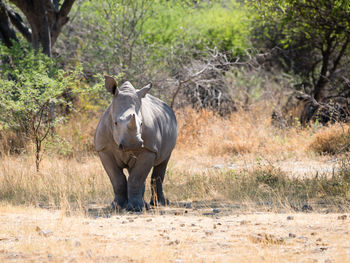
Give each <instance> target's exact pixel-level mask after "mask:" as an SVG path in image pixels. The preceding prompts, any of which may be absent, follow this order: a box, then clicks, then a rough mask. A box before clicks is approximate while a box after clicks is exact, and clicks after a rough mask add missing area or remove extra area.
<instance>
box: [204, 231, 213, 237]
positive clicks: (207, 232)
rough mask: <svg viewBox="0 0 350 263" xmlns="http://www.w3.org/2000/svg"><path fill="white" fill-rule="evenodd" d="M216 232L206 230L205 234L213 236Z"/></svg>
mask: <svg viewBox="0 0 350 263" xmlns="http://www.w3.org/2000/svg"><path fill="white" fill-rule="evenodd" d="M213 234H214V232H213V231H205V235H207V236H212V235H213Z"/></svg>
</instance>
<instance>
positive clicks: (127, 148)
mask: <svg viewBox="0 0 350 263" xmlns="http://www.w3.org/2000/svg"><path fill="white" fill-rule="evenodd" d="M144 148H145V147H144V145H143V144H142V145H140V146H123V147H122V149H121V148H119V150H121V151H122V152H135V151H141V150H143V149H144Z"/></svg>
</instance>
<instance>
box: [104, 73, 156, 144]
mask: <svg viewBox="0 0 350 263" xmlns="http://www.w3.org/2000/svg"><path fill="white" fill-rule="evenodd" d="M105 86H106V89H107V91H108V92H110V93H112V94H113V100H112V105H111V108H110V109H111V110H110V114H111V119H112V123H111V125H112V131H113V139H114V141H115V143H116V144H117V146H118V147H119V149H120V150H123V151H128V150H133V149H138V148H141V147H143V140H142V138H141V134H142V114H141V111H140V108H141V99H142V98H143V97H145V96H146V94H147V92H148V91H149V90H150V88H151V87H152V84H151V83H150V84H148V85H147V86H145V87H143V88H142V89H140V90H136V89H135V88H134V87H133V86H132V85H131V83H130V82H129V81H127V82H125V83H124V84H123V85H122V86H121V87H120V89H118V88H117V83H116V81H115V80H114V78H112V77H110V76H105Z"/></svg>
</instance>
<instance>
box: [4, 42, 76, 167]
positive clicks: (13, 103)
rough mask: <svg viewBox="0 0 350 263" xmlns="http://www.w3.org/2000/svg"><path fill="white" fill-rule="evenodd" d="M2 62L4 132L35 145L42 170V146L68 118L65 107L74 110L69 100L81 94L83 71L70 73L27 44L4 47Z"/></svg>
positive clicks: (37, 163) (37, 160)
mask: <svg viewBox="0 0 350 263" xmlns="http://www.w3.org/2000/svg"><path fill="white" fill-rule="evenodd" d="M0 61H2V64H0V67H1V71H0V82H1V86H0V108H1V112H0V130H15V131H17V132H18V133H20V134H21V135H22V136H24V137H26V138H27V140H28V141H32V142H34V144H35V152H36V165H37V169H39V163H40V159H41V156H40V152H41V150H42V142H43V141H44V140H45V139H46V138H47V136H48V135H49V132H50V130H52V128H53V127H54V126H55V125H56V123H57V122H59V121H62V119H63V118H64V114H65V111H64V107H67V106H68V107H70V106H72V105H71V103H72V101H71V100H70V99H67V98H69V97H70V98H72V96H73V95H74V93H76V92H78V91H79V88H78V86H77V81H78V78H77V77H78V74H79V70H80V67H79V66H78V67H76V70H75V71H73V72H66V71H64V70H62V69H60V68H59V67H58V65H57V64H56V62H55V60H53V59H51V58H49V57H47V56H46V55H44V54H42V53H41V52H36V51H34V50H33V49H32V48H31V47H29V46H28V45H25V44H23V43H22V44H21V43H18V44H17V43H16V44H15V43H14V45H13V46H12V47H11V48H10V49H9V48H7V47H5V46H0Z"/></svg>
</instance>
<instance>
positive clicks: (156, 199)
mask: <svg viewBox="0 0 350 263" xmlns="http://www.w3.org/2000/svg"><path fill="white" fill-rule="evenodd" d="M169 158H170V157H169ZM169 158H168V159H166V160H165V161H163V162H162V163H161V164H159V165H157V166H155V167H154V168H153V172H152V177H151V191H152V197H151V202H150V204H151V205H153V206H157V205H163V206H165V205H168V204H169V200H167V199H165V198H164V193H163V181H164V176H165V171H166V166H167V164H168V161H169Z"/></svg>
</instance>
